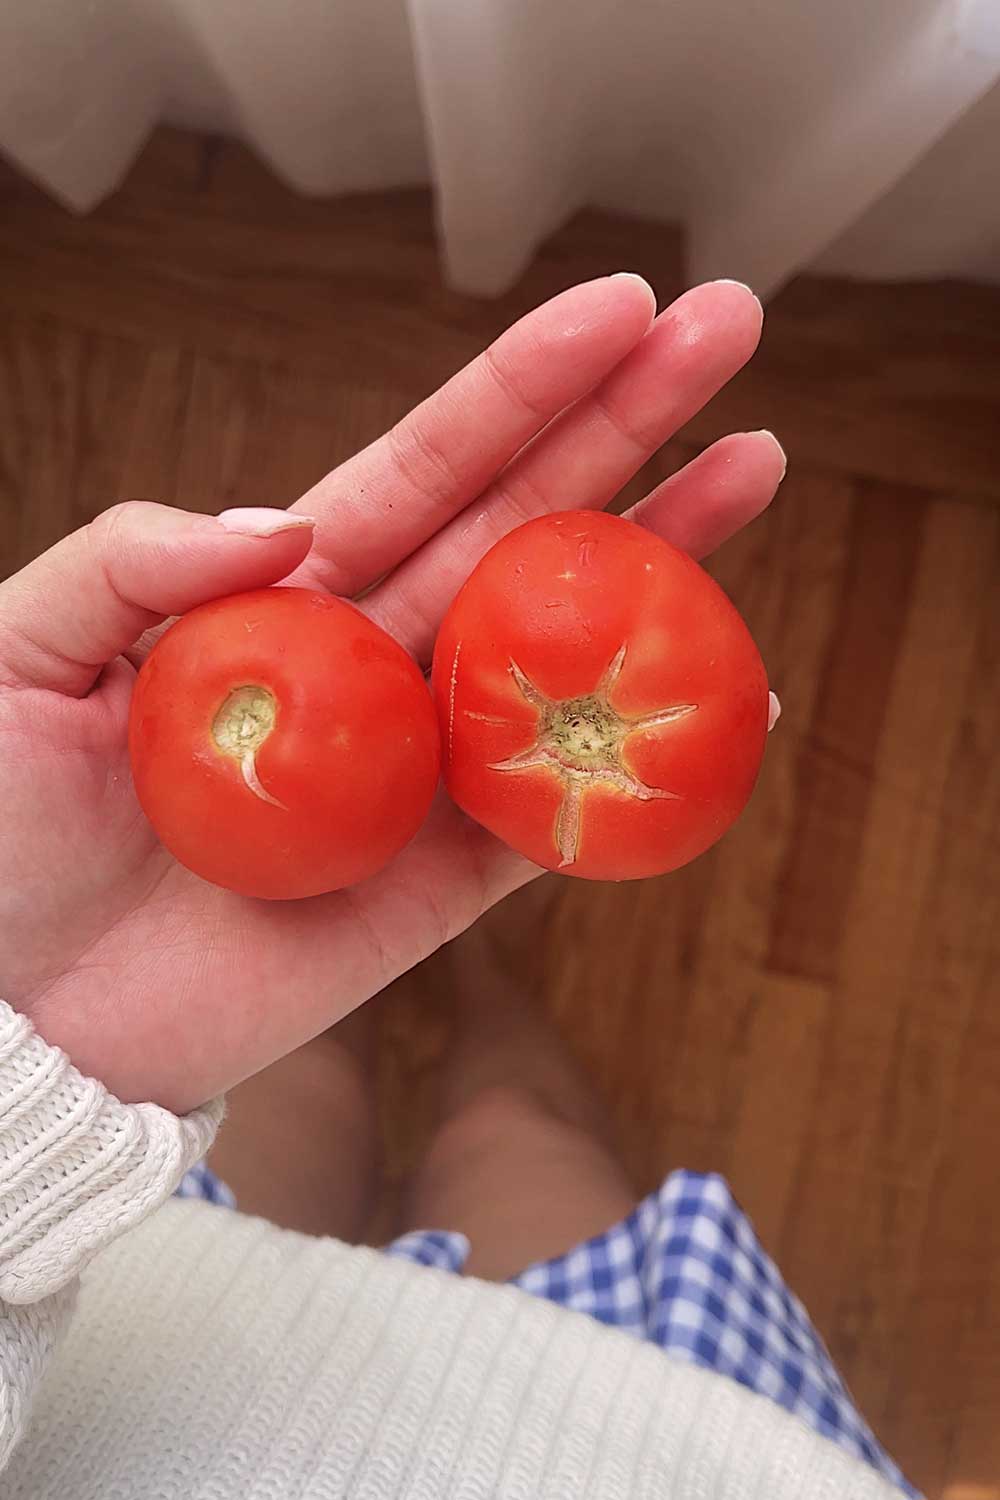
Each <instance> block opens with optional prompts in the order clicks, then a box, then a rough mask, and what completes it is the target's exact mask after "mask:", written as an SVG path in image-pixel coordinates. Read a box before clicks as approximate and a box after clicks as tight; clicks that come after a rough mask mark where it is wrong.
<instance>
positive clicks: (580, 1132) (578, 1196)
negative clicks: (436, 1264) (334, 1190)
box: [406, 925, 635, 1281]
mask: <svg viewBox="0 0 1000 1500" xmlns="http://www.w3.org/2000/svg"><path fill="white" fill-rule="evenodd" d="M450 962H451V972H452V979H453V982H454V984H455V986H456V990H457V995H456V1013H457V1032H456V1039H455V1043H454V1046H453V1049H452V1052H451V1054H450V1056H449V1058H448V1061H447V1064H446V1071H445V1078H444V1118H443V1121H442V1123H441V1126H440V1128H439V1130H438V1132H437V1134H436V1136H435V1137H434V1140H433V1141H432V1143H431V1146H430V1149H429V1151H428V1153H427V1156H426V1158H425V1160H424V1162H423V1164H422V1166H421V1168H420V1170H419V1172H418V1173H417V1175H416V1178H415V1179H414V1181H413V1182H412V1184H411V1187H410V1191H409V1194H408V1199H407V1203H406V1224H407V1226H408V1227H412V1228H421V1229H428V1228H440V1229H454V1230H460V1231H461V1232H462V1233H463V1234H465V1235H467V1236H468V1238H469V1241H470V1244H471V1251H470V1255H469V1260H468V1264H467V1270H468V1272H469V1274H470V1275H474V1276H481V1277H484V1278H485V1279H487V1280H490V1281H503V1280H506V1279H507V1278H508V1277H510V1276H513V1275H516V1274H517V1273H518V1272H519V1271H522V1270H524V1269H525V1267H527V1266H529V1265H531V1264H532V1263H533V1262H535V1261H537V1260H544V1259H547V1258H549V1257H550V1256H553V1255H560V1254H562V1253H563V1252H565V1251H566V1250H569V1249H571V1248H572V1246H573V1245H575V1244H577V1243H578V1242H579V1241H580V1240H584V1239H588V1238H589V1237H590V1236H591V1235H594V1234H597V1233H599V1232H600V1231H602V1230H604V1229H607V1228H610V1226H611V1225H612V1224H614V1223H616V1222H617V1221H618V1220H619V1219H621V1218H623V1217H624V1216H625V1215H626V1214H628V1213H629V1212H630V1211H631V1209H632V1207H633V1206H634V1203H635V1194H634V1192H633V1190H632V1187H631V1185H630V1183H629V1181H628V1178H627V1176H626V1174H625V1172H624V1169H623V1168H622V1167H621V1165H620V1164H619V1162H618V1161H617V1159H616V1157H615V1155H614V1153H613V1151H612V1149H611V1148H610V1146H609V1144H608V1142H607V1138H606V1130H605V1124H604V1119H603V1115H602V1111H601V1108H600V1105H599V1103H598V1101H597V1099H596V1097H595V1095H594V1093H593V1090H592V1089H591V1087H590V1085H589V1084H588V1082H587V1080H586V1078H585V1077H584V1076H583V1074H582V1073H581V1071H580V1069H579V1068H578V1067H577V1065H576V1063H575V1062H574V1060H573V1059H572V1058H571V1057H570V1055H569V1054H568V1052H567V1051H566V1049H565V1047H564V1045H563V1043H562V1041H561V1039H560V1038H559V1036H558V1034H557V1033H556V1032H555V1030H554V1028H553V1027H552V1026H551V1025H550V1024H549V1022H548V1021H547V1019H546V1018H545V1017H544V1016H543V1015H542V1014H541V1013H540V1012H539V1010H538V1009H537V1007H535V1006H533V1005H532V1004H531V1003H530V1000H529V999H527V998H526V997H525V996H524V995H523V994H521V993H518V991H517V988H516V986H515V985H513V983H512V981H511V980H510V979H509V978H508V977H507V975H505V973H504V972H503V969H502V968H501V967H500V965H499V962H498V958H497V954H496V950H495V948H494V945H493V944H492V943H491V941H490V939H489V936H488V932H487V929H486V927H485V926H482V925H481V926H480V927H479V928H474V929H473V930H472V932H470V933H467V934H466V935H465V936H464V937H463V938H460V939H458V941H457V942H455V943H453V944H452V945H451V950H450Z"/></svg>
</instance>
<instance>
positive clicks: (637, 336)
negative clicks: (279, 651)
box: [292, 274, 656, 595]
mask: <svg viewBox="0 0 1000 1500" xmlns="http://www.w3.org/2000/svg"><path fill="white" fill-rule="evenodd" d="M655 312H656V299H655V297H654V295H653V292H652V290H651V288H650V287H649V286H648V285H647V283H646V282H645V281H643V280H642V278H641V277H639V276H633V275H630V274H621V275H616V276H605V277H602V278H601V279H600V280H597V281H591V282H586V283H584V284H583V285H582V286H575V287H571V288H570V289H569V291H566V292H561V293H560V294H559V296H557V297H554V298H552V300H551V301H550V302H546V303H543V305H542V306H541V307H538V308H535V310H534V311H533V312H530V313H528V314H527V316H526V317H524V318H522V319H521V320H520V321H519V322H517V323H515V324H514V325H513V327H511V328H508V329H507V331H506V332H505V333H502V334H501V335H500V337H499V338H498V339H497V340H496V342H495V343H493V344H491V345H490V347H489V348H488V349H486V350H484V352H483V353H482V354H480V355H479V356H478V358H476V359H475V360H473V361H472V363H471V364H469V365H467V366H466V367H465V369H463V370H461V371H459V373H458V374H457V375H455V376H453V377H452V379H451V380H449V381H448V382H447V383H446V384H445V385H443V386H442V387H441V389H440V390H439V391H437V392H435V394H434V395H433V396H430V397H429V398H428V399H427V400H426V401H424V402H422V403H421V405H419V406H417V407H415V408H414V410H413V411H412V412H410V413H409V415H408V416H406V417H404V418H403V420H402V421H401V422H400V423H399V424H398V425H397V426H396V427H394V428H393V429H392V430H391V431H390V432H388V433H386V434H385V436H384V437H381V438H379V439H378V440H377V441H376V442H374V443H372V444H371V446H370V447H368V448H366V449H364V450H363V451H362V452H361V453H359V454H357V455H356V456H355V457H354V458H352V459H349V460H348V461H347V463H345V464H342V465H341V466H340V467H339V468H338V469H335V470H334V471H333V472H332V473H331V474H328V475H326V477H325V478H324V479H321V480H320V482H319V483H318V484H317V485H314V487H313V488H312V489H311V490H309V491H308V492H307V493H306V494H305V495H303V496H302V498H301V500H298V501H296V503H295V505H293V506H292V509H293V510H301V511H304V512H305V513H307V514H308V515H310V516H313V517H315V519H316V532H315V542H314V545H313V551H312V553H311V554H310V557H309V560H308V563H307V564H306V565H305V567H304V568H303V569H302V570H301V571H300V573H299V575H298V576H297V577H296V578H295V579H294V580H292V581H293V582H302V583H306V582H308V583H310V584H312V585H320V586H322V587H324V588H328V589H330V590H332V592H334V593H337V594H346V595H352V594H357V593H359V592H360V591H361V590H362V589H363V588H365V587H367V585H368V584H370V583H372V582H373V581H374V580H375V579H376V578H378V577H380V576H381V575H382V574H383V573H386V572H388V571H389V569H390V568H393V567H395V566H396V565H397V564H398V563H400V562H402V561H403V559H404V558H406V557H408V556H409V554H410V553H411V552H413V551H415V550H416V548H417V547H419V546H420V545H421V544H422V543H423V542H425V541H427V539H428V538H429V537H431V536H433V534H434V533H435V532H436V531H437V530H438V528H439V527H440V526H442V525H443V524H444V522H445V521H447V520H449V519H450V518H451V517H452V516H453V515H455V514H456V513H457V512H458V511H460V510H461V509H462V508H463V507H464V506H466V505H468V504H469V502H470V501H472V500H474V499H475V498H476V496H477V495H478V494H479V493H480V492H481V491H482V490H483V489H485V488H486V486H487V485H488V484H489V483H490V481H491V480H493V479H494V478H495V477H496V475H497V473H498V472H499V470H500V469H502V468H503V466H504V465H505V464H506V463H508V462H509V461H510V459H512V458H513V457H514V455H515V454H516V453H517V452H519V450H520V449H521V448H523V447H524V445H525V443H527V442H529V441H530V440H531V439H532V438H533V437H535V435H536V434H537V433H538V432H540V431H541V429H542V428H543V427H545V426H546V425H547V424H548V423H549V422H550V421H551V420H552V418H553V417H555V416H558V414H559V413H560V412H561V411H563V410H564V408H566V407H567V406H569V405H571V404H572V403H573V402H574V401H577V400H579V398H580V397H581V396H584V395H586V394H587V392H588V391H590V390H592V389H593V388H594V386H596V385H597V384H598V383H599V382H600V381H601V380H602V379H603V378H604V376H605V375H607V374H608V372H609V371H610V370H612V369H613V368H614V367H615V365H617V364H618V363H619V362H620V361H621V360H622V359H624V357H625V355H626V354H628V352H629V351H630V350H631V349H632V348H634V347H635V345H636V344H638V343H639V341H640V340H641V338H642V336H643V334H644V333H645V332H646V330H647V329H648V328H649V325H650V323H651V322H652V319H653V316H654V314H655Z"/></svg>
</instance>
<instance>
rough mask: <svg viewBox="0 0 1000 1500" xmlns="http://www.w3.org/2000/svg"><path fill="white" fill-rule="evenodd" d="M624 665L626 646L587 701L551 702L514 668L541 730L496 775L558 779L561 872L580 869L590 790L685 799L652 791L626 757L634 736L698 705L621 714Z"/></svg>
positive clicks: (499, 766)
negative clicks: (539, 773)
mask: <svg viewBox="0 0 1000 1500" xmlns="http://www.w3.org/2000/svg"><path fill="white" fill-rule="evenodd" d="M624 664H625V647H624V646H621V647H620V648H619V650H618V651H617V652H616V653H615V656H614V658H613V660H612V661H611V663H610V665H609V666H608V668H607V671H606V672H605V673H604V675H603V677H602V678H601V680H600V682H599V683H598V684H597V687H596V688H595V689H594V691H593V692H592V693H588V694H587V695H586V696H585V697H582V698H547V697H546V696H545V694H544V693H542V692H541V691H540V690H539V689H538V688H537V687H536V686H535V684H534V683H533V682H532V681H531V680H530V678H529V677H527V676H526V675H525V674H524V672H522V671H521V668H520V667H519V666H518V665H517V662H515V661H512V662H511V663H510V666H509V671H510V675H511V676H512V677H513V679H514V681H515V683H516V684H517V686H518V689H519V690H520V693H521V696H522V697H523V698H524V699H525V701H526V702H527V703H530V704H531V705H532V707H533V708H536V709H537V710H538V729H537V734H536V739H535V743H534V744H533V745H530V746H529V747H528V749H527V750H521V751H519V752H518V753H517V754H516V755H512V756H510V757H509V759H507V760H501V761H497V762H495V763H494V764H493V765H491V766H490V770H491V771H526V770H529V769H532V768H534V767H535V766H545V767H547V768H548V770H550V771H552V772H553V773H554V774H555V775H556V776H557V777H558V779H559V781H560V783H561V791H562V797H561V801H560V804H559V813H558V817H557V819H556V826H555V830H554V837H555V845H556V849H557V851H558V853H559V866H560V868H564V867H565V866H566V865H572V864H575V863H576V860H577V857H578V855H579V852H580V825H581V821H582V817H583V799H584V795H585V793H586V791H587V789H588V788H589V787H593V786H597V785H600V784H603V785H604V786H606V787H613V788H614V789H615V790H616V791H618V792H623V793H624V794H625V795H626V796H628V797H634V798H635V799H636V800H637V801H639V802H652V801H655V800H659V799H665V800H669V801H672V802H675V801H678V800H679V798H678V794H677V793H676V792H668V791H667V790H666V788H664V787H658V786H648V785H647V784H646V782H644V781H640V780H639V778H638V777H637V776H634V775H633V774H632V772H631V771H630V770H629V769H628V767H627V765H626V764H625V761H624V759H623V754H622V752H623V751H624V748H625V742H626V740H627V739H628V737H629V735H631V734H644V733H648V732H649V731H651V730H654V729H659V728H660V727H661V726H662V725H665V724H672V723H674V721H675V720H677V719H685V718H687V716H688V714H693V713H695V712H696V711H697V708H698V705H697V704H696V703H671V704H667V705H665V706H664V707H663V708H660V709H655V710H654V711H653V712H652V713H647V714H642V715H641V716H640V717H638V718H630V717H627V716H626V715H624V714H620V713H619V712H618V710H617V709H616V708H615V707H614V705H613V704H612V702H611V696H610V695H611V693H612V690H613V688H614V686H615V684H616V682H617V681H618V678H619V677H620V676H621V670H622V667H623V666H624Z"/></svg>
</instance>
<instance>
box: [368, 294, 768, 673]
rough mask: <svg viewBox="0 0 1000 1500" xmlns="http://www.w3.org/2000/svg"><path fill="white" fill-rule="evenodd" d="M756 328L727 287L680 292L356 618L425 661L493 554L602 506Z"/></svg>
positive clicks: (690, 410)
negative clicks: (507, 538) (533, 523)
mask: <svg viewBox="0 0 1000 1500" xmlns="http://www.w3.org/2000/svg"><path fill="white" fill-rule="evenodd" d="M761 320H762V312H761V307H760V303H759V302H758V301H757V298H756V297H755V296H754V295H753V293H752V292H750V291H749V290H748V289H747V288H746V287H744V286H741V285H740V284H739V283H737V282H711V283H709V284H708V285H706V286H700V287H695V288H694V289H693V290H692V291H690V292H686V293H685V294H684V296H683V297H680V298H678V300H677V301H676V302H675V303H674V304H673V305H672V306H671V307H669V308H668V309H667V311H666V312H665V313H663V314H662V316H661V317H660V318H659V319H658V320H657V322H656V324H655V325H654V327H653V328H652V329H651V331H650V332H649V333H648V334H647V335H646V337H645V338H644V339H643V340H642V342H641V343H640V344H639V345H638V346H637V347H636V348H635V349H633V350H632V352H631V353H630V354H629V355H628V356H627V357H626V358H625V359H624V360H623V361H622V362H621V364H620V365H619V366H618V367H617V368H616V369H615V370H613V371H612V372H611V373H610V374H609V375H608V376H607V377H606V379H605V380H604V381H603V382H602V383H601V385H600V386H598V388H597V389H596V390H595V391H594V392H593V393H592V394H591V395H590V396H588V397H585V398H584V399H583V400H582V401H580V402H579V403H578V404H577V405H576V406H575V407H573V408H571V409H570V410H569V411H567V412H566V413H564V414H563V415H562V416H561V417H560V418H558V420H556V421H554V422H553V423H551V424H550V426H549V427H548V428H547V429H546V431H545V432H543V433H542V434H541V436H540V437H539V438H538V439H537V441H536V442H534V443H533V444H532V445H531V446H530V447H529V448H527V449H526V450H525V451H524V452H523V453H521V454H519V455H518V457H517V458H516V459H515V460H514V461H513V462H512V463H511V464H509V465H508V467H507V469H506V470H505V471H504V472H503V473H502V474H501V475H500V476H499V478H498V479H497V481H496V483H495V484H493V485H491V486H490V488H489V489H488V490H487V491H486V492H485V493H484V495H483V496H482V498H481V499H480V500H479V501H478V502H477V503H476V504H475V505H474V506H470V507H469V508H468V510H467V511H466V512H465V513H463V514H462V515H460V516H458V517H457V518H456V519H455V520H453V521H451V522H450V523H449V524H448V525H447V526H445V527H444V528H443V530H442V531H440V532H439V533H438V535H436V536H435V537H433V538H432V539H431V540H430V541H429V542H428V543H427V544H426V545H425V546H423V547H422V548H421V549H420V550H419V552H417V553H415V554H414V555H413V556H412V557H410V558H409V559H408V560H407V561H406V562H405V563H403V564H402V566H401V567H399V568H397V569H396V571H395V572H394V573H392V574H391V575H390V577H389V578H387V579H386V580H385V581H384V582H383V583H382V584H380V585H379V587H378V588H377V589H375V590H374V591H373V592H372V594H371V595H370V596H369V597H368V598H367V599H366V600H365V602H364V605H363V606H362V607H363V608H364V609H365V611H366V612H367V613H368V614H370V615H371V616H372V618H373V619H375V620H376V621H377V622H378V623H379V624H380V625H382V626H383V627H384V628H385V629H386V630H388V631H389V632H390V634H392V635H395V636H396V637H397V639H399V640H401V641H402V642H403V643H404V644H405V645H406V647H407V649H408V650H410V651H412V652H414V654H415V655H417V656H418V657H420V658H421V659H426V658H427V657H429V655H430V651H431V649H432V646H433V641H434V636H435V635H436V633H437V628H438V625H439V624H440V621H441V617H442V615H443V614H444V611H445V609H446V608H447V607H448V604H449V603H450V601H451V600H452V598H453V597H454V596H455V594H456V593H457V592H458V589H459V588H460V587H461V585H462V582H463V581H464V579H465V578H467V577H468V575H469V573H470V572H471V570H472V568H473V567H475V565H476V563H477V562H478V561H479V559H480V558H481V557H482V556H483V554H484V553H486V552H487V551H488V550H489V548H490V547H491V546H492V545H493V543H494V542H495V541H497V540H498V539H499V538H500V537H501V536H503V535H504V534H505V533H506V532H508V531H510V530H511V529H512V528H513V527H514V526H519V525H520V524H521V523H522V522H523V521H526V520H529V519H530V518H531V517H532V516H536V515H541V514H544V513H545V512H546V511H551V510H565V509H572V508H575V507H585V506H590V507H600V506H603V505H606V504H607V503H608V501H609V500H611V499H612V498H613V497H614V496H615V495H616V494H617V493H618V491H619V490H620V489H621V487H622V485H623V484H625V483H626V482H627V481H628V480H629V479H630V478H631V477H632V475H633V474H634V473H636V471H637V470H638V469H640V468H641V467H642V465H643V464H644V463H646V462H647V461H648V459H649V458H650V457H651V456H652V454H653V453H654V452H655V451H656V449H657V448H659V447H660V445H661V444H662V443H664V442H665V441H666V439H667V438H668V437H670V436H671V435H672V433H673V432H675V431H676V429H677V428H678V427H680V426H681V425H682V424H683V423H684V422H686V421H687V420H688V418H689V417H691V416H693V415H694V413H695V412H696V411H698V410H699V409H700V408H701V407H702V406H704V404H705V403H706V402H707V401H708V400H709V399H710V398H711V397H712V396H713V395H715V393H716V392H717V391H718V390H719V389H720V388H721V387H722V386H723V385H725V383H726V381H727V380H729V379H731V377H732V376H733V375H735V374H736V372H737V371H738V370H739V369H740V368H741V367H742V366H743V365H744V364H745V363H746V361H747V360H748V359H749V358H750V356H751V354H752V353H753V351H754V349H755V348H756V347H757V343H758V341H759V339H760V330H761Z"/></svg>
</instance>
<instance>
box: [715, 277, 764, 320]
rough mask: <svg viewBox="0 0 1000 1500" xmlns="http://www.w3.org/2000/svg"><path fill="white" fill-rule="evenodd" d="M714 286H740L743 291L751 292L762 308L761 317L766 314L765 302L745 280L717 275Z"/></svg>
mask: <svg viewBox="0 0 1000 1500" xmlns="http://www.w3.org/2000/svg"><path fill="white" fill-rule="evenodd" d="M712 285H713V286H738V287H739V289H740V291H741V292H749V293H750V295H751V297H752V298H753V300H754V301H755V302H756V304H757V306H758V307H759V308H760V315H761V317H763V316H764V304H763V303H762V302H761V300H760V298H759V297H758V296H757V293H756V292H755V291H754V289H753V287H752V286H747V284H746V282H745V281H734V280H733V278H732V277H731V276H717V277H716V279H715V281H713V283H712Z"/></svg>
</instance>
